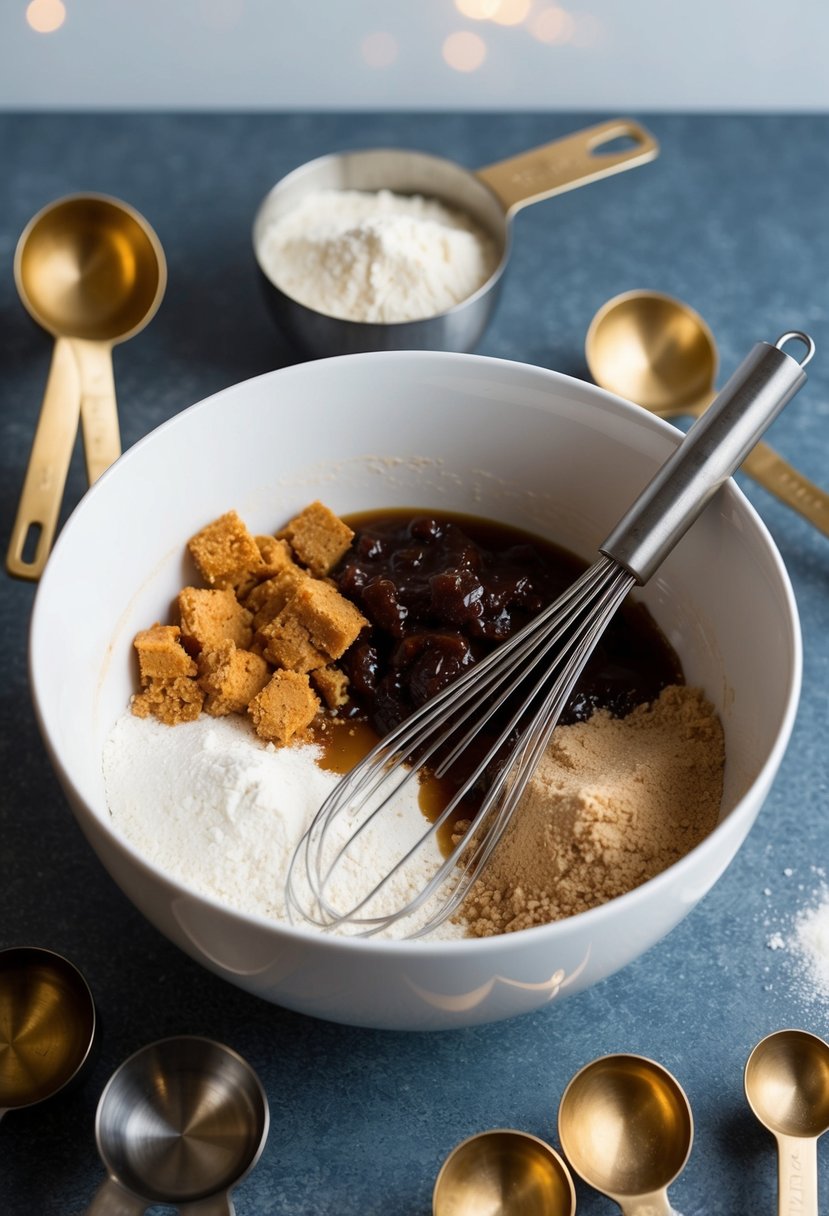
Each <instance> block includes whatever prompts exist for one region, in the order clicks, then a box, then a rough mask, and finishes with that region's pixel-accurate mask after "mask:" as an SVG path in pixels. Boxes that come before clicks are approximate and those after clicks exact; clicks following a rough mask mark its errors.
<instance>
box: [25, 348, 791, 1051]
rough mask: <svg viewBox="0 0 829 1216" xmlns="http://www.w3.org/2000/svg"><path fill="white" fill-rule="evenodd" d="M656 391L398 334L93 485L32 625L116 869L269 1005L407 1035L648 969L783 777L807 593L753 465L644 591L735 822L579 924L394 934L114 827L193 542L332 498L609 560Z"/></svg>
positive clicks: (189, 429)
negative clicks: (747, 478)
mask: <svg viewBox="0 0 829 1216" xmlns="http://www.w3.org/2000/svg"><path fill="white" fill-rule="evenodd" d="M679 438H680V436H679V433H678V432H677V431H676V430H675V429H674V428H672V427H670V426H668V425H667V424H666V423H663V422H660V421H659V420H657V419H655V418H653V417H652V416H651V415H649V414H646V413H645V412H644V411H643V410H640V409H638V408H637V407H636V406H633V405H630V404H628V403H626V402H624V401H621V400H619V399H618V398H615V397H613V396H611V395H610V394H608V393H605V392H602V391H600V390H599V389H596V388H593V387H592V386H590V385H587V384H583V383H581V382H580V381H578V380H573V379H570V378H568V377H566V376H561V375H557V374H556V373H554V372H550V371H545V370H542V369H540V368H537V367H529V366H524V365H522V364H516V363H508V362H502V361H498V360H493V359H486V358H482V357H478V356H474V355H452V354H436V353H432V352H392V353H385V354H368V355H352V356H346V357H344V358H338V359H330V360H325V361H322V362H317V363H305V364H302V365H299V366H296V367H291V368H287V369H284V370H282V371H277V372H273V373H270V374H268V375H265V376H261V377H259V378H258V379H255V380H249V381H247V382H246V383H243V384H239V385H237V386H235V387H233V388H230V389H227V390H225V391H224V392H221V393H218V394H217V395H216V396H215V397H211V398H210V399H209V400H207V401H203V402H202V403H200V404H199V405H195V406H193V407H192V408H191V409H188V410H185V411H184V412H183V413H181V414H179V415H178V416H177V417H175V418H173V419H172V420H171V421H170V422H167V423H166V424H165V425H163V426H161V427H159V428H158V430H156V431H154V432H153V433H152V434H150V435H148V436H147V437H146V438H145V439H144V440H142V441H141V442H140V443H138V444H136V446H135V447H134V448H132V449H131V450H130V451H128V452H127V453H126V454H125V455H124V456H123V457H122V458H121V459H120V460H119V461H118V462H117V463H116V464H115V465H114V466H113V468H112V469H110V471H109V472H108V473H106V474H105V475H104V477H103V478H102V479H101V480H100V481H99V482H98V483H97V484H96V485H95V486H94V487H93V489H92V490H91V491H90V492H89V494H87V496H86V497H85V498H84V499H83V501H82V502H81V504H80V505H79V507H78V508H77V510H76V511H75V513H74V514H73V516H72V518H71V519H70V520H69V522H68V523H67V525H66V527H65V528H64V530H63V533H62V535H61V537H60V540H59V542H58V544H57V546H56V548H55V550H54V553H53V555H52V557H51V559H50V561H49V563H48V566H47V569H46V572H45V574H44V577H43V579H42V582H41V584H40V589H39V592H38V595H37V600H36V603H35V609H34V616H33V623H32V633H31V672H32V684H33V690H34V699H35V704H36V708H37V712H38V714H39V718H40V724H41V728H42V731H43V735H44V738H45V740H46V743H47V746H48V749H49V752H50V755H51V758H52V761H53V763H54V765H55V768H56V770H57V773H58V775H59V777H60V780H61V782H62V784H63V788H64V789H65V791H66V794H67V797H68V799H69V801H70V803H71V805H72V808H73V810H74V812H75V815H76V816H77V819H78V821H79V823H80V825H81V827H82V829H83V831H84V832H85V834H86V836H87V837H88V839H89V841H90V842H91V844H92V846H93V848H94V849H95V851H96V852H97V854H98V856H99V857H100V859H101V861H102V862H103V864H104V866H105V867H106V869H107V870H108V871H109V873H110V874H111V875H112V877H113V878H114V879H115V881H116V882H117V883H118V885H119V886H120V887H121V889H122V890H123V891H124V892H125V893H126V894H127V895H128V896H129V898H130V899H131V900H132V901H133V902H134V903H135V905H136V906H137V907H138V908H139V909H140V910H141V911H142V912H143V914H144V915H145V916H146V917H147V918H148V919H149V920H150V921H151V922H152V923H153V924H154V925H155V926H156V927H157V928H158V929H160V930H161V932H162V933H165V934H166V935H167V936H168V937H169V938H170V939H171V940H172V941H174V942H175V943H176V944H177V945H178V946H180V947H181V949H182V950H184V951H185V952H186V953H188V954H189V955H191V956H192V957H193V958H195V959H197V960H198V961H199V962H200V963H202V964H204V965H205V966H206V967H208V968H210V969H211V970H212V971H214V972H216V973H217V974H218V975H221V976H224V977H225V978H226V979H228V980H230V981H231V982H232V983H234V984H238V985H239V986H240V987H242V988H245V989H247V990H249V991H250V992H254V993H257V994H258V995H259V996H262V997H264V998H265V999H267V1000H269V1001H273V1002H275V1003H278V1004H281V1005H284V1006H287V1007H288V1008H291V1009H295V1010H299V1011H301V1012H304V1013H309V1014H313V1015H315V1016H317V1017H321V1018H328V1019H330V1020H333V1021H338V1022H346V1023H352V1024H357V1025H362V1026H377V1027H389V1028H394V1029H404V1028H411V1029H430V1028H447V1027H458V1026H468V1025H472V1024H475V1023H480V1022H490V1021H495V1020H497V1019H499V1018H506V1017H510V1016H512V1015H514V1014H518V1013H523V1012H525V1011H527V1010H531V1009H537V1008H538V1007H539V1006H542V1005H545V1004H547V1003H548V1002H550V1001H553V1000H554V999H557V998H560V997H562V996H564V995H565V994H567V993H575V992H578V991H579V990H580V989H583V988H586V987H587V986H589V985H590V984H594V983H596V981H597V980H600V979H602V978H603V977H604V976H607V975H609V974H611V973H612V972H614V971H616V970H618V968H620V967H623V966H624V965H625V964H626V963H628V962H630V961H631V960H632V959H634V958H636V957H637V956H638V955H640V954H641V953H642V952H643V951H644V950H646V949H647V948H648V947H649V946H651V945H652V944H653V943H654V942H656V941H658V940H659V939H660V938H661V937H663V936H664V934H666V933H667V932H668V931H669V930H670V929H671V928H672V927H673V926H674V925H675V924H677V922H678V921H680V920H681V919H682V917H684V916H685V915H686V913H688V912H689V911H690V910H691V908H692V907H693V906H694V904H695V903H696V902H697V900H699V899H700V898H701V896H703V895H704V894H705V893H706V892H707V891H708V890H709V889H710V887H711V886H712V885H713V883H714V882H715V881H716V880H717V879H718V878H719V876H720V875H721V874H722V872H723V870H725V868H726V866H727V865H728V864H729V862H730V861H731V859H732V857H733V856H734V854H735V853H736V851H737V849H738V848H739V846H740V844H741V843H742V841H743V839H744V838H745V836H746V834H747V832H748V830H749V828H750V827H751V825H752V823H753V822H754V819H755V817H756V815H757V812H758V810H759V808H760V806H761V804H762V802H763V800H764V798H765V797H766V794H767V792H768V790H769V787H770V785H771V782H772V780H773V778H774V775H775V773H776V771H777V769H778V766H779V764H780V761H781V758H782V755H783V751H784V748H785V746H786V743H787V741H788V738H789V734H790V731H791V727H792V722H793V719H794V714H795V709H796V704H797V698H798V693H799V686H800V668H801V650H800V635H799V628H798V620H797V612H796V608H795V605H794V600H793V597H792V591H791V587H790V584H789V580H788V578H787V575H786V572H785V569H784V567H783V565H782V562H781V559H780V556H779V554H778V553H777V550H776V549H775V547H774V544H773V542H772V540H771V538H770V537H769V534H768V532H767V531H766V529H765V527H764V526H763V524H762V523H761V522H760V520H759V518H758V517H757V515H756V514H755V512H754V511H753V510H752V508H751V507H750V506H749V504H748V503H747V501H746V500H745V498H744V497H743V495H742V494H741V493H740V491H739V490H738V489H737V488H736V487H735V486H734V485H733V484H729V485H728V486H727V487H726V488H725V489H724V490H723V491H722V492H721V493H720V494H719V495H718V496H717V498H716V499H715V500H714V501H713V502H712V503H711V504H710V506H709V507H708V508H707V509H706V511H705V513H704V515H703V516H702V517H701V518H700V519H699V520H698V522H697V523H696V524H695V526H694V527H693V528H692V529H691V531H690V532H689V533H688V534H687V535H686V536H685V538H684V539H683V540H682V541H681V542H680V544H679V546H678V547H677V548H676V550H675V551H674V553H673V554H672V555H671V557H670V558H669V559H668V560H667V561H666V562H665V564H664V566H663V567H662V569H661V570H660V572H659V573H658V575H657V576H656V577H655V578H654V579H653V580H652V582H651V584H650V585H649V586H648V587H647V588H646V589H645V590H644V591H643V592H642V593H641V594H642V598H643V599H644V601H645V602H646V603H647V604H648V606H649V607H650V610H651V612H652V613H653V615H654V617H655V618H656V620H657V621H658V623H659V624H660V625H661V626H662V629H663V630H664V632H665V633H666V635H667V637H668V638H669V640H670V641H671V643H672V644H673V645H674V647H675V648H676V650H677V652H678V653H679V655H680V657H681V659H682V661H683V664H684V668H685V673H686V676H687V678H688V680H689V682H691V683H694V684H700V685H701V686H702V687H703V688H704V689H705V691H706V693H707V694H708V696H709V697H710V698H711V700H712V701H713V702H714V704H715V705H716V707H717V709H718V711H719V713H720V715H721V717H722V721H723V725H724V728H725V740H726V754H727V763H726V773H725V791H724V797H723V805H722V817H721V822H720V824H719V826H718V827H717V828H716V830H715V831H714V832H713V833H712V834H711V835H710V836H709V837H708V839H706V840H705V841H704V842H703V843H702V844H701V845H699V846H698V847H697V848H696V849H694V850H693V852H692V853H690V854H689V855H688V856H687V857H685V858H683V860H681V861H680V862H678V863H677V864H676V865H674V866H672V867H671V868H670V869H669V870H667V871H666V872H665V873H663V874H661V875H659V876H658V877H657V878H654V879H652V880H651V881H650V882H647V883H645V884H644V885H643V886H641V887H639V888H638V889H637V890H635V891H632V892H631V893H629V894H628V895H625V896H623V897H622V898H620V899H616V900H613V901H612V902H611V903H609V904H606V905H605V906H603V907H599V908H595V909H593V910H591V911H589V912H586V913H583V914H581V915H579V916H575V917H573V918H571V919H569V920H565V921H562V922H559V923H557V924H553V925H549V926H544V927H540V928H534V929H528V930H524V931H522V932H519V933H513V934H509V935H507V936H502V937H493V938H489V939H485V940H464V941H449V942H437V943H434V944H429V943H425V942H378V941H373V940H353V939H343V938H337V937H330V936H325V935H322V934H319V933H317V932H315V931H313V930H310V929H309V930H306V929H301V928H291V927H289V926H287V925H283V924H274V923H272V922H269V921H265V920H263V919H257V918H256V917H252V916H243V915H240V914H239V913H238V912H235V911H233V910H232V909H230V908H228V907H226V906H223V905H222V904H221V903H219V902H217V901H216V900H213V899H210V898H207V897H206V896H204V895H201V894H199V893H198V892H196V891H194V890H191V889H188V888H187V887H186V886H184V885H183V884H182V883H181V882H179V881H177V880H176V879H174V878H172V877H171V876H170V875H168V874H165V873H163V872H161V871H160V870H159V869H157V868H156V867H154V866H153V865H151V864H148V863H147V862H146V861H145V860H143V859H142V857H141V856H140V855H139V854H138V853H137V852H136V851H135V849H134V848H133V847H132V846H131V845H130V843H129V842H128V841H127V840H126V839H125V838H124V837H123V836H122V835H121V834H120V833H119V831H118V830H116V828H115V827H114V826H113V823H112V821H111V819H110V816H109V813H108V810H107V805H106V801H105V797H104V785H103V777H102V771H101V752H102V747H103V743H104V739H105V737H106V735H107V733H108V731H109V730H110V728H111V726H112V724H113V722H114V721H115V719H116V718H117V717H118V715H119V714H121V713H122V712H123V711H124V709H125V707H126V705H127V702H128V698H129V695H130V693H131V691H132V690H133V682H134V679H135V674H134V667H133V663H134V659H133V654H132V638H133V635H134V634H135V632H136V631H137V630H138V629H139V628H144V627H146V626H147V625H148V624H150V623H151V622H153V621H155V620H159V619H160V620H164V619H167V616H168V613H169V609H170V604H171V601H172V600H173V598H174V596H175V595H176V593H177V591H178V590H179V588H180V587H181V586H182V585H184V582H185V580H186V577H187V576H186V573H185V571H186V569H187V566H186V564H185V559H184V544H185V541H186V540H187V538H188V537H189V536H191V535H192V534H193V533H194V532H195V531H197V530H198V529H199V528H201V527H202V526H203V525H204V524H205V523H206V522H208V521H209V520H211V519H213V518H215V517H216V516H217V515H219V514H221V513H223V512H224V511H226V510H228V509H230V508H231V507H233V508H235V509H236V510H237V511H238V512H239V514H240V515H241V516H242V518H243V519H245V520H246V521H247V523H248V524H249V526H250V527H251V528H252V530H253V531H255V532H267V531H272V530H274V529H275V528H276V527H278V526H280V525H281V524H282V523H283V522H284V521H285V520H286V519H288V518H289V517H290V516H291V515H292V514H294V513H295V512H296V511H297V510H299V509H301V508H302V507H303V506H305V505H306V504H307V503H308V502H310V501H311V500H312V499H314V498H317V497H319V498H321V499H322V500H323V501H324V502H326V503H327V504H328V505H329V506H331V507H332V508H333V509H334V510H335V511H337V512H340V513H348V512H354V511H358V510H371V509H375V508H378V507H400V506H414V507H421V508H423V507H426V508H430V509H434V510H441V509H446V510H449V511H463V512H467V513H471V514H475V515H479V516H484V517H489V518H492V519H498V520H502V521H504V522H505V523H509V524H513V525H516V526H520V527H522V528H525V529H527V530H529V531H532V532H535V533H538V534H540V535H544V536H548V537H550V538H551V539H553V540H556V541H559V542H561V543H563V544H565V545H566V546H567V547H569V548H570V549H572V550H574V551H576V552H577V553H579V554H581V555H582V556H584V557H585V558H592V557H593V556H594V555H595V551H596V547H597V545H598V544H599V543H600V542H601V541H602V540H603V539H604V536H605V534H606V533H607V532H608V531H609V530H610V528H611V526H612V525H613V524H614V523H615V522H616V520H617V518H618V517H619V516H620V515H621V514H622V512H623V510H624V509H625V508H626V507H627V506H628V505H629V503H630V502H631V501H632V499H633V498H634V497H635V495H636V493H637V492H638V491H639V489H640V488H641V487H642V486H643V485H644V484H645V483H646V482H647V481H648V480H649V478H650V476H651V474H652V473H653V471H654V470H655V469H656V467H657V466H658V465H659V464H660V463H661V462H662V460H664V458H665V457H666V456H667V454H668V453H669V452H670V450H671V449H672V448H673V447H674V445H675V444H676V443H677V442H678V440H679Z"/></svg>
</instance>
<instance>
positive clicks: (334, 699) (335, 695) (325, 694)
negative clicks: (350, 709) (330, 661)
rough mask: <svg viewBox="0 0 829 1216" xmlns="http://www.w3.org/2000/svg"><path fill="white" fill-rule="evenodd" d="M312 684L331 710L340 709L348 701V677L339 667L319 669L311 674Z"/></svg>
mask: <svg viewBox="0 0 829 1216" xmlns="http://www.w3.org/2000/svg"><path fill="white" fill-rule="evenodd" d="M311 683H312V684H313V685H314V688H316V690H317V692H318V693H319V694H320V696H321V697H322V699H323V701H324V702H325V704H326V705H327V706H328V708H329V709H339V707H340V706H341V705H345V703H346V702H347V701H348V676H347V675H346V674H345V672H344V671H340V669H339V667H318V668H317V669H316V671H312V672H311Z"/></svg>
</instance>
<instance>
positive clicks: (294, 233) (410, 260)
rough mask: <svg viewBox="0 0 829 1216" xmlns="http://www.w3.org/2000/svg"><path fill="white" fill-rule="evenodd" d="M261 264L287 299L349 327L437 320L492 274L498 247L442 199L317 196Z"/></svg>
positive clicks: (275, 239) (348, 193)
mask: <svg viewBox="0 0 829 1216" xmlns="http://www.w3.org/2000/svg"><path fill="white" fill-rule="evenodd" d="M259 256H260V259H261V262H262V266H263V267H264V269H265V271H266V272H267V274H268V276H269V277H270V279H271V280H272V281H273V282H274V283H275V284H276V285H277V287H279V288H280V289H281V290H282V291H284V292H285V294H286V295H289V296H291V298H292V299H294V300H297V301H298V302H299V303H300V304H304V305H306V307H308V308H313V309H315V310H316V311H317V312H322V313H326V314H327V315H328V316H331V317H339V318H342V319H344V320H349V321H368V322H374V323H376V322H383V323H390V322H401V321H414V320H419V319H422V318H424V317H433V316H436V315H437V314H438V313H442V312H445V311H446V310H447V309H449V308H452V307H453V306H454V305H455V304H459V303H460V302H461V301H462V300H465V299H467V298H468V297H469V296H471V295H472V294H473V293H474V292H476V291H477V290H478V288H479V287H482V286H483V284H484V283H485V282H486V281H487V279H488V278H489V276H490V275H491V274H492V272H493V270H494V269H495V265H496V261H497V256H496V252H495V248H494V246H493V243H492V241H491V240H490V238H489V237H488V236H487V234H486V233H485V232H484V231H483V230H482V229H481V228H479V227H478V225H477V224H475V223H474V222H473V221H472V220H471V219H470V218H469V217H468V216H466V215H464V214H462V213H461V212H459V211H454V210H451V209H450V208H448V207H445V206H444V205H443V203H440V202H438V201H437V200H436V199H428V198H423V197H421V196H419V195H413V196H404V195H399V194H393V193H392V192H391V191H390V190H380V191H377V192H376V193H372V192H367V191H360V190H317V191H313V192H312V193H310V194H308V195H306V197H305V198H303V199H301V200H300V201H299V203H298V204H297V205H296V207H294V208H293V209H292V210H291V211H289V212H287V213H286V214H285V215H283V216H280V217H278V218H277V219H276V220H274V221H273V222H272V223H271V224H270V225H269V226H268V227H267V228H266V229H265V232H264V234H263V237H262V240H261V242H260V244H259Z"/></svg>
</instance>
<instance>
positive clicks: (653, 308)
mask: <svg viewBox="0 0 829 1216" xmlns="http://www.w3.org/2000/svg"><path fill="white" fill-rule="evenodd" d="M585 353H586V356H587V366H588V368H589V370H590V374H591V376H592V377H593V379H594V380H595V382H596V384H598V386H599V387H600V388H605V389H608V390H609V391H610V392H612V393H617V394H618V395H619V396H620V397H626V398H627V399H628V400H629V401H635V402H636V403H637V404H638V405H642V406H644V407H645V409H646V410H650V411H651V413H653V414H658V415H659V417H660V418H673V417H677V416H679V415H682V414H685V415H689V416H690V417H692V418H698V417H699V415H700V414H702V413H704V412H705V410H706V409H707V408H708V406H709V405H710V404H711V402H712V401H713V400H714V397H715V396H716V389H715V387H714V383H715V380H716V377H717V366H718V363H719V356H718V354H717V346H716V343H715V341H714V335H713V334H712V333H711V330H710V329H709V328H708V326H707V325H706V323H705V321H704V320H703V319H702V317H701V316H700V315H699V313H697V312H694V310H693V308H689V307H688V305H687V304H683V303H682V301H681V300H676V299H674V298H673V297H672V296H666V295H663V294H662V293H661V292H658V291H627V292H625V293H624V294H623V295H620V296H615V297H614V299H612V300H608V302H607V303H606V304H604V305H603V306H602V307H601V308H600V309H599V311H598V312H597V313H596V315H595V317H594V318H593V320H592V321H591V323H590V328H589V329H588V331H587V339H586V341H585ZM741 467H742V469H743V472H745V473H748V474H749V476H750V477H753V478H754V480H755V481H756V482H757V483H758V484H759V485H761V486H763V487H764V488H765V489H766V490H768V491H770V493H772V494H774V495H775V496H776V497H777V498H779V499H780V501H781V502H784V503H786V505H787V506H789V507H791V508H792V509H793V510H795V511H797V512H799V514H800V515H802V516H803V517H804V519H807V520H808V521H809V522H810V523H811V524H814V526H815V527H816V528H818V529H819V531H821V532H822V533H823V534H824V535H825V536H829V494H827V493H825V492H824V491H823V490H821V489H820V488H819V487H818V486H816V485H814V483H813V482H811V481H809V479H808V478H806V477H803V476H802V474H800V473H798V471H797V470H796V469H793V468H792V466H791V465H790V464H788V463H787V462H786V461H785V460H784V459H783V458H782V456H778V454H777V452H775V451H774V449H773V448H770V447H769V445H768V444H767V443H763V442H760V443H758V444H756V445H755V447H754V448H753V450H752V451H751V452H750V453H749V455H748V456H747V457H746V459H745V460H744V461H743V464H742V466H741Z"/></svg>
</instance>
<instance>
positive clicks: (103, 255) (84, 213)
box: [6, 194, 167, 579]
mask: <svg viewBox="0 0 829 1216" xmlns="http://www.w3.org/2000/svg"><path fill="white" fill-rule="evenodd" d="M14 276H15V281H16V283H17V290H18V292H19V294H20V298H21V300H22V302H23V304H24V305H25V307H26V309H27V310H28V311H29V313H30V314H31V315H32V317H33V318H34V319H35V321H37V322H38V324H39V325H42V326H43V328H44V329H46V330H48V332H49V333H51V334H53V335H54V338H55V349H54V354H53V356H52V366H51V369H50V372H49V379H48V381H47V384H46V393H45V396H44V398H43V405H42V407H41V412H40V418H39V420H38V424H37V429H36V432H35V438H34V443H33V445H32V452H31V456H30V458H29V467H28V470H27V473H26V478H25V481H24V483H23V491H22V494H21V498H20V505H19V508H18V512H17V518H16V520H15V523H14V527H13V529H12V536H11V541H10V544H9V551H8V555H7V558H6V568H7V570H8V571H9V573H10V574H14V575H17V576H18V577H20V578H31V579H36V578H39V577H40V574H41V573H42V571H43V567H44V565H45V564H46V558H47V557H48V555H49V550H50V548H51V545H52V540H53V538H54V534H55V528H56V526H57V518H58V513H59V511H60V504H61V499H62V497H63V488H64V485H65V484H66V474H67V471H68V469H69V461H70V459H71V456H72V448H73V446H74V442H75V434H76V432H77V427H78V415H79V414H80V417H81V421H82V425H83V437H84V450H85V455H86V468H87V474H88V477H89V482H90V485H91V484H92V483H93V482H94V481H96V480H97V479H98V477H100V475H101V474H102V473H103V472H104V470H105V469H107V468H108V467H109V465H110V464H112V462H113V461H114V460H116V459H117V458H118V456H119V455H120V454H121V440H120V434H119V428H118V413H117V407H116V401H115V384H114V381H113V376H112V348H113V346H114V345H115V344H116V343H119V342H125V341H126V340H127V339H128V338H131V337H133V335H134V334H137V333H138V332H139V331H140V330H141V329H143V328H144V326H145V325H146V324H147V322H148V321H149V320H150V319H151V317H153V316H154V314H155V312H156V310H157V309H158V306H159V304H160V303H161V299H162V296H163V295H164V288H165V286H166V282H167V268H166V261H165V258H164V251H163V249H162V248H161V244H160V242H159V240H158V237H157V236H156V234H155V232H154V231H153V229H152V228H151V227H150V225H149V224H148V223H147V221H146V220H145V219H144V218H143V216H141V215H139V214H138V212H137V211H135V210H134V209H133V208H132V207H130V206H128V205H127V204H126V203H122V202H120V201H119V200H118V199H114V198H109V197H107V196H106V195H100V194H75V195H70V196H68V197H66V198H61V199H58V200H57V201H56V202H54V203H50V204H49V206H47V207H44V208H43V210H42V211H40V212H38V214H37V215H36V216H34V218H33V219H32V220H31V221H30V222H29V223H28V224H27V226H26V228H25V229H24V230H23V233H22V234H21V237H20V240H19V241H18V244H17V251H16V253H15V259H14ZM33 531H34V532H35V533H36V543H35V548H34V556H33V557H31V558H29V557H27V556H25V552H26V550H27V542H28V541H30V539H31V533H32V532H33Z"/></svg>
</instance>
